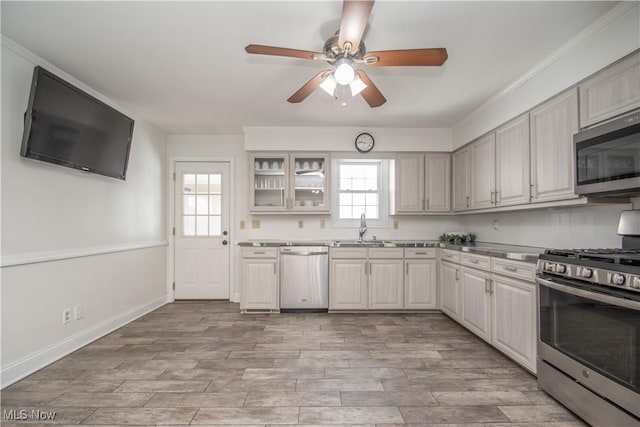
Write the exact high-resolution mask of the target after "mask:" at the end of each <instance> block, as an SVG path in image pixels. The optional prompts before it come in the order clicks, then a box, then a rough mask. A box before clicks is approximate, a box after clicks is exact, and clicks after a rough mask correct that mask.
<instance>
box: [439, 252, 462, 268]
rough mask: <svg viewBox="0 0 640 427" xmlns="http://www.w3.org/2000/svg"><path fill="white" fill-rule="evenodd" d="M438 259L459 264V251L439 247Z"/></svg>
mask: <svg viewBox="0 0 640 427" xmlns="http://www.w3.org/2000/svg"><path fill="white" fill-rule="evenodd" d="M440 259H441V260H444V261H449V262H455V263H458V264H460V252H459V251H454V250H451V249H440Z"/></svg>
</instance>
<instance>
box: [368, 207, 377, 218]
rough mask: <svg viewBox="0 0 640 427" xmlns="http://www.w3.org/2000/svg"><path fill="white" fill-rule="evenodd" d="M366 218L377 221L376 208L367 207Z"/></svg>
mask: <svg viewBox="0 0 640 427" xmlns="http://www.w3.org/2000/svg"><path fill="white" fill-rule="evenodd" d="M366 216H367V218H371V219H378V207H377V206H367V211H366Z"/></svg>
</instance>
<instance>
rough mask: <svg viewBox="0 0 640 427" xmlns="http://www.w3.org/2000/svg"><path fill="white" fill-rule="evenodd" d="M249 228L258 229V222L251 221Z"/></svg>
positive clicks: (257, 220) (255, 220)
mask: <svg viewBox="0 0 640 427" xmlns="http://www.w3.org/2000/svg"><path fill="white" fill-rule="evenodd" d="M251 228H260V220H259V219H254V220H252V221H251Z"/></svg>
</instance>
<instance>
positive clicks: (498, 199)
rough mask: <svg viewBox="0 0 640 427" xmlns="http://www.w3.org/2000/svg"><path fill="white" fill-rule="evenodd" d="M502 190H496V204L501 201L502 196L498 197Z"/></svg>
mask: <svg viewBox="0 0 640 427" xmlns="http://www.w3.org/2000/svg"><path fill="white" fill-rule="evenodd" d="M499 193H500V192H499V191H497V190H496V205H497V204H498V202H499V201H500V198H499V197H498V194H499Z"/></svg>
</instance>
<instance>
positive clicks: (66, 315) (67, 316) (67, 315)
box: [62, 308, 71, 325]
mask: <svg viewBox="0 0 640 427" xmlns="http://www.w3.org/2000/svg"><path fill="white" fill-rule="evenodd" d="M69 322H71V309H70V308H65V309H64V310H62V324H63V325H66V324H67V323H69Z"/></svg>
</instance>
